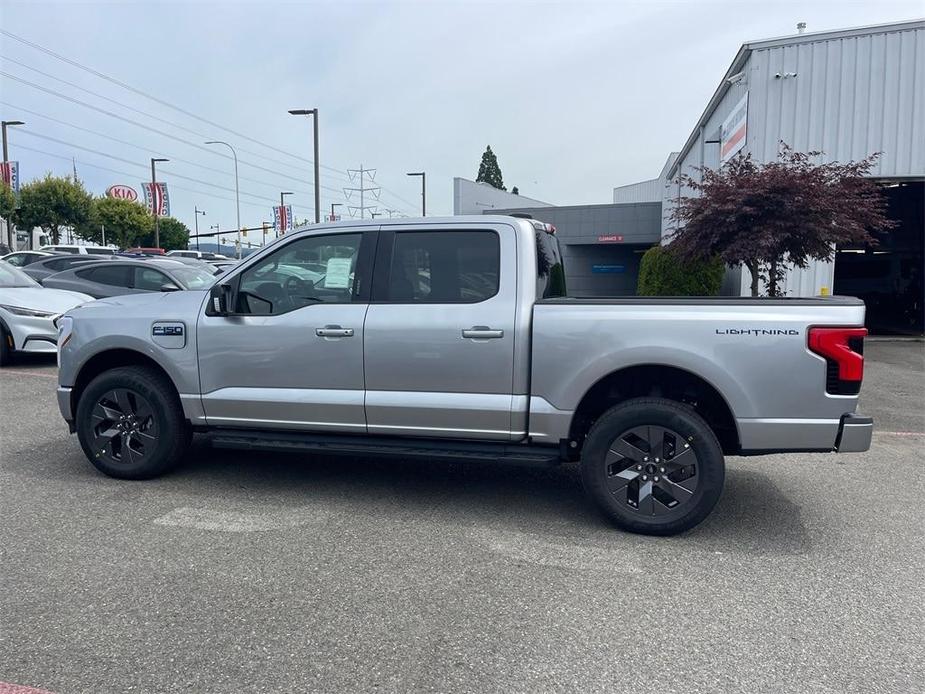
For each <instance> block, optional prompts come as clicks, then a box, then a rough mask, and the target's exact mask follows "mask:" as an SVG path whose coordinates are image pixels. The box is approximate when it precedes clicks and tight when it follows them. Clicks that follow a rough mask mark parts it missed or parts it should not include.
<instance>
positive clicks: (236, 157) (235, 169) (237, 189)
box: [206, 140, 241, 260]
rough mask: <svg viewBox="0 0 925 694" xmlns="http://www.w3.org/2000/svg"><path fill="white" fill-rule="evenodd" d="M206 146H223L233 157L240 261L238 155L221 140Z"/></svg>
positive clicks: (213, 141)
mask: <svg viewBox="0 0 925 694" xmlns="http://www.w3.org/2000/svg"><path fill="white" fill-rule="evenodd" d="M206 144H207V145H225V146H226V147H227V148H228V149H230V150H231V156H232V157H234V203H235V208H236V210H237V215H238V260H240V259H241V191H240V188H239V187H238V153H237V152H235V151H234V147H232V146H231V145H229V144H228V143H227V142H223V141H222V140H209V141H208V142H206Z"/></svg>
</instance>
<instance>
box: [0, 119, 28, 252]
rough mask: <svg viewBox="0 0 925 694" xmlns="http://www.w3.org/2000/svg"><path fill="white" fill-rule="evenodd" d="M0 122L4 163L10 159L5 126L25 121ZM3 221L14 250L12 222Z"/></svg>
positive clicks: (11, 248) (8, 239)
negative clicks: (0, 123) (0, 125)
mask: <svg viewBox="0 0 925 694" xmlns="http://www.w3.org/2000/svg"><path fill="white" fill-rule="evenodd" d="M0 122H2V130H3V163H4V164H5V163H7V162H8V161H9V160H10V153H9V151H8V149H7V144H6V129H7V126H10V125H25V123H23V122H22V121H21V120H5V121H0ZM5 221H6V235H7V241H8V242H9V243H8V244H7V245H8V246H9V247H10V250H11V251H15V250H16V246H15V245H14V244H13V223H12V222H11V221H10V220H9V219H7V220H5ZM29 248H30V249H31V248H32V234H29Z"/></svg>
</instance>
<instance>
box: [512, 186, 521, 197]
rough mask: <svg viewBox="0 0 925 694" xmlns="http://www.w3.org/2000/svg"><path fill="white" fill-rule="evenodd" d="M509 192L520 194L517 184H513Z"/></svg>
mask: <svg viewBox="0 0 925 694" xmlns="http://www.w3.org/2000/svg"><path fill="white" fill-rule="evenodd" d="M511 193H513V194H514V195H520V190H518V189H517V186H514V187H513V188H511Z"/></svg>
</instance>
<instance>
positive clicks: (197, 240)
mask: <svg viewBox="0 0 925 694" xmlns="http://www.w3.org/2000/svg"><path fill="white" fill-rule="evenodd" d="M193 211H194V212H195V224H196V250H197V251H198V250H199V215H202V216H203V217H205V216H206V212H205V210H200V209H199V208H198V207H195V206H194V207H193ZM187 247H189V245H188V244H187Z"/></svg>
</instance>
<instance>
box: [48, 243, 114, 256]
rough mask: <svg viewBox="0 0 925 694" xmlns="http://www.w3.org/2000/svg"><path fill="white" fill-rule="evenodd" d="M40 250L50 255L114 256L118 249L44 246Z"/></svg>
mask: <svg viewBox="0 0 925 694" xmlns="http://www.w3.org/2000/svg"><path fill="white" fill-rule="evenodd" d="M39 250H42V251H47V252H48V253H74V254H81V255H113V254H114V253H115V252H116V251H117V250H118V249H116V248H110V247H108V246H77V245H58V246H42V247H41V248H40V249H39Z"/></svg>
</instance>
